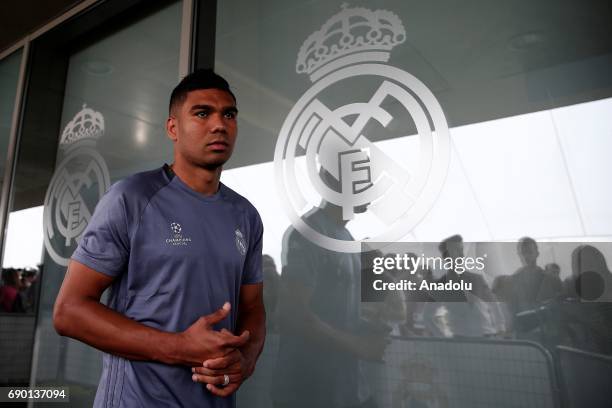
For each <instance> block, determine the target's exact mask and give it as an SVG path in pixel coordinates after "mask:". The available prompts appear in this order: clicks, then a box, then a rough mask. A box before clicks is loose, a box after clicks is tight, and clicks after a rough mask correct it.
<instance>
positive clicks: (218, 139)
mask: <svg viewBox="0 0 612 408" xmlns="http://www.w3.org/2000/svg"><path fill="white" fill-rule="evenodd" d="M237 113H238V110H237V109H236V104H235V102H234V99H233V98H232V96H231V95H230V94H229V93H228V92H226V91H223V90H221V89H199V90H196V91H191V92H189V93H188V94H187V98H186V99H185V101H184V102H183V104H182V105H180V106H178V107H176V108H175V109H174V110H173V112H172V113H171V115H170V117H169V118H168V123H167V132H168V137H170V139H172V141H173V142H174V150H175V160H184V161H186V162H187V163H189V164H191V165H194V166H197V167H204V168H207V169H215V168H217V167H219V166H222V165H223V164H224V163H225V162H226V161H227V160H229V158H230V156H231V155H232V151H233V150H234V143H235V142H236V134H237V131H238V127H237V122H236V115H237Z"/></svg>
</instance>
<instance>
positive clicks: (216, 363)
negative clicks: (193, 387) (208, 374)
mask: <svg viewBox="0 0 612 408" xmlns="http://www.w3.org/2000/svg"><path fill="white" fill-rule="evenodd" d="M240 357H241V356H240V352H239V351H238V350H234V351H232V352H231V353H229V354H226V355H225V356H223V357H218V358H211V359H210V360H206V361H204V363H203V364H202V366H203V367H206V368H212V369H216V370H218V369H221V368H226V367H229V366H231V365H232V364H234V363H237V362H238V361H240Z"/></svg>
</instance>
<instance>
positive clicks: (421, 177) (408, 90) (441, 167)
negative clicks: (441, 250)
mask: <svg viewBox="0 0 612 408" xmlns="http://www.w3.org/2000/svg"><path fill="white" fill-rule="evenodd" d="M405 40H406V31H405V29H404V26H403V24H402V22H401V20H400V19H399V18H398V16H397V15H395V14H394V13H392V12H390V11H386V10H374V11H373V10H369V9H366V8H348V7H346V6H343V9H342V10H341V11H340V12H339V13H338V14H336V15H334V16H333V17H331V18H330V19H329V20H328V21H327V22H326V23H325V24H324V25H323V26H322V27H321V29H320V30H318V31H316V32H314V33H313V34H311V35H310V36H309V37H308V38H307V39H306V41H305V42H304V44H303V45H302V47H301V49H300V51H299V54H298V59H297V64H296V72H297V73H305V74H308V75H309V77H310V79H311V81H312V82H313V85H312V86H311V87H310V89H308V90H307V91H306V92H305V93H304V94H303V95H302V97H301V98H300V99H299V100H298V101H297V103H296V104H295V105H294V106H293V108H292V109H291V111H290V112H289V115H288V116H287V118H286V119H285V122H284V124H283V126H282V128H281V131H280V134H279V137H278V141H277V144H276V149H275V153H274V166H275V176H276V184H277V189H278V191H279V195H280V198H281V202H282V204H283V207H284V209H285V211H286V213H287V215H288V216H289V218H290V220H291V223H292V225H293V226H294V227H295V228H296V229H297V230H298V231H299V232H300V233H302V235H304V236H305V237H306V238H308V239H309V240H311V241H312V242H314V243H316V244H317V245H320V246H322V247H324V248H327V249H330V250H333V251H337V252H351V253H356V252H360V251H361V241H345V240H339V239H335V238H332V237H329V236H326V235H323V234H321V233H320V232H318V231H316V230H314V229H313V228H312V227H310V226H309V225H308V224H307V223H305V222H304V220H303V219H302V218H300V217H301V214H303V213H304V212H305V211H307V210H308V209H309V208H308V207H309V204H308V202H307V199H306V197H305V194H304V192H303V191H301V190H300V186H299V183H298V181H297V177H296V172H297V171H298V170H297V168H296V164H297V161H296V157H297V156H305V160H306V167H307V175H308V180H309V181H310V183H311V184H312V186H313V187H314V189H315V190H316V191H317V193H318V194H319V195H320V197H321V198H322V199H324V200H325V201H328V202H330V203H332V204H335V205H337V206H339V207H341V208H342V215H343V218H344V220H346V221H348V220H352V219H353V218H354V217H355V208H356V207H360V206H365V205H367V206H368V207H367V208H368V211H369V212H371V213H372V214H374V215H375V216H376V217H377V218H378V220H379V221H380V222H381V223H382V225H384V228H382V232H380V233H379V234H377V235H376V236H370V237H369V238H368V239H367V241H368V242H391V241H398V240H400V239H401V238H402V237H404V236H406V235H407V234H408V233H409V232H410V231H412V229H413V228H414V227H415V226H416V225H417V224H418V223H419V222H420V221H421V220H422V218H423V217H424V216H425V215H426V214H427V212H428V211H429V210H430V209H431V207H432V206H433V203H434V202H435V200H436V199H437V197H438V194H439V192H440V190H441V188H442V186H443V184H444V181H445V179H446V174H447V171H448V164H449V161H450V136H449V131H448V125H447V123H446V118H445V117H444V113H443V112H442V108H441V106H440V104H439V103H438V101H437V100H436V98H435V96H434V95H433V93H432V92H431V91H430V90H429V89H428V88H427V87H426V86H425V85H424V84H423V83H422V82H421V81H419V80H418V79H417V78H415V77H414V76H413V75H411V74H409V73H407V72H405V71H403V70H401V69H399V68H396V67H393V66H390V65H387V64H386V63H387V61H388V60H389V57H390V52H391V49H392V48H393V47H395V46H398V45H400V44H402V43H403V42H404V41H405ZM355 80H359V81H363V82H362V83H363V84H366V83H368V84H372V83H374V85H375V88H374V89H375V91H374V92H373V94H372V95H371V97H369V99H367V100H361V101H349V102H348V103H346V104H343V105H337V106H330V105H329V104H328V105H326V104H325V103H323V102H322V101H321V100H320V95H321V94H322V93H323V92H325V91H326V90H328V89H329V88H330V87H334V89H342V88H341V87H342V86H343V84H345V83H346V84H347V85H345V86H346V87H349V86H350V85H348V83H349V81H353V82H350V83H351V84H354V83H355V82H354V81H355ZM373 81H374V82H373ZM339 87H340V88H339ZM388 101H392V103H394V104H396V105H397V106H401V107H402V108H403V111H402V112H404V113H403V115H409V117H410V118H411V119H412V121H413V123H414V125H415V127H416V129H417V132H418V141H419V163H418V166H417V167H416V169H417V170H416V172H414V171H413V173H412V174H409V172H408V171H407V170H406V168H405V166H403V165H402V163H401V162H397V161H395V160H393V159H392V158H391V157H389V156H388V155H387V154H385V153H384V152H383V151H382V150H381V149H379V148H378V147H377V146H376V145H375V144H374V143H373V142H372V141H371V140H370V138H368V134H366V132H365V129H366V125H368V123H369V122H370V121H375V122H377V123H378V125H379V126H382V127H384V128H387V126H388V125H389V124H390V123H391V122H392V121H393V120H394V117H393V115H392V114H391V113H390V112H389V111H388V110H385V109H384V108H383V104H384V103H386V102H388ZM394 112H395V111H394ZM403 135H404V134H402V133H399V134H397V135H395V136H396V137H397V136H403ZM321 167H323V168H324V170H326V171H327V173H328V174H331V176H332V177H333V178H334V179H335V180H336V181H337V184H336V185H338V186H340V189H337V188H332V186H330V185H329V183H326V182H325V181H324V180H323V179H322V178H321V176H320V169H321ZM365 241H366V240H364V242H365Z"/></svg>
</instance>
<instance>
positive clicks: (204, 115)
mask: <svg viewBox="0 0 612 408" xmlns="http://www.w3.org/2000/svg"><path fill="white" fill-rule="evenodd" d="M196 116H197V117H198V118H206V117H208V112H206V111H199V112H198V113H196Z"/></svg>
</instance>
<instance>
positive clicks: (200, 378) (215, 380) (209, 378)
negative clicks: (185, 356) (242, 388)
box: [191, 374, 242, 387]
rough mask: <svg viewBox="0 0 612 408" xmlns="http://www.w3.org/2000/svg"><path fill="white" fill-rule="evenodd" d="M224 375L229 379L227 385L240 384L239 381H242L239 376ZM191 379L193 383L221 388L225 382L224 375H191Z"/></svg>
mask: <svg viewBox="0 0 612 408" xmlns="http://www.w3.org/2000/svg"><path fill="white" fill-rule="evenodd" d="M226 375H227V376H228V377H229V384H232V383H237V382H240V380H241V379H242V377H241V375H240V374H226ZM191 379H192V380H193V381H194V382H199V383H203V384H212V385H218V386H221V387H222V386H223V383H224V381H225V376H224V375H217V376H215V375H201V374H192V375H191ZM229 384H228V386H229Z"/></svg>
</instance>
